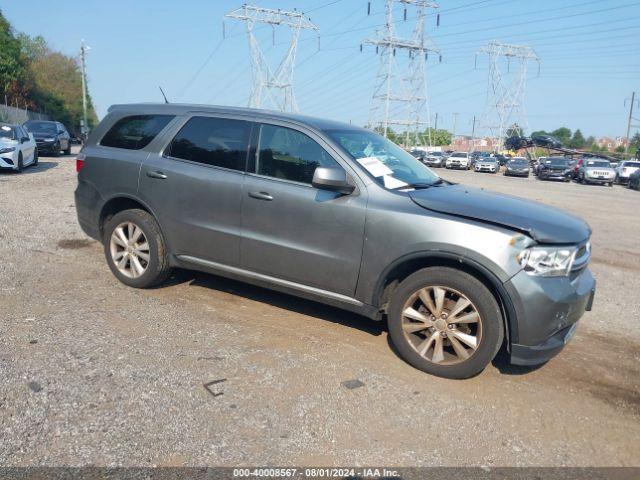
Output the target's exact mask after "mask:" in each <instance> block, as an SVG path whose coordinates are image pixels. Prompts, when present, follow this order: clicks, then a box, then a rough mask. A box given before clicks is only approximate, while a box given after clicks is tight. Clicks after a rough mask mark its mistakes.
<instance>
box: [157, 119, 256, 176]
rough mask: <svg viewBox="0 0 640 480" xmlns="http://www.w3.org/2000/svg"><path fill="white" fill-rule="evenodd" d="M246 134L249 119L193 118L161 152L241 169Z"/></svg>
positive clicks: (249, 124)
mask: <svg viewBox="0 0 640 480" xmlns="http://www.w3.org/2000/svg"><path fill="white" fill-rule="evenodd" d="M250 136H251V123H250V122H247V121H244V120H234V119H229V118H215V117H193V118H191V119H190V120H189V121H187V123H186V124H185V125H184V126H183V127H182V128H181V129H180V131H179V132H178V134H177V135H176V136H175V138H174V139H173V141H172V142H171V144H170V145H169V147H168V148H167V150H166V151H165V154H166V155H169V156H171V157H174V158H180V159H183V160H190V161H192V162H198V163H202V164H204V165H212V166H215V167H222V168H229V169H231V170H239V171H242V172H243V171H244V170H245V166H246V163H247V150H248V147H249V138H250Z"/></svg>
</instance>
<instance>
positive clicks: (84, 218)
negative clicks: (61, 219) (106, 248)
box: [74, 182, 102, 242]
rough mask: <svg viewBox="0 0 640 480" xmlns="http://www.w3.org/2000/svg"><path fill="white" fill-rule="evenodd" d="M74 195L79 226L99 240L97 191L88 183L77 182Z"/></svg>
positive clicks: (98, 201)
mask: <svg viewBox="0 0 640 480" xmlns="http://www.w3.org/2000/svg"><path fill="white" fill-rule="evenodd" d="M74 197H75V204H76V214H77V216H78V224H79V225H80V228H81V229H82V231H83V232H84V233H86V234H87V235H88V236H90V237H91V238H93V239H95V240H98V241H99V242H101V241H102V239H101V235H100V226H99V217H100V213H99V212H100V210H99V205H100V204H101V200H100V196H99V195H98V192H97V191H96V190H95V189H93V188H92V187H91V186H90V185H89V184H88V183H86V182H78V187H77V188H76V191H75V192H74Z"/></svg>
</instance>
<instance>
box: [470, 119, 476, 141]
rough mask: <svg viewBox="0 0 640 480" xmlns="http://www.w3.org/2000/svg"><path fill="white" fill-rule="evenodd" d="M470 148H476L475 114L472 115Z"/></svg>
mask: <svg viewBox="0 0 640 480" xmlns="http://www.w3.org/2000/svg"><path fill="white" fill-rule="evenodd" d="M471 148H472V149H473V150H475V149H476V116H475V115H474V116H473V125H472V126H471Z"/></svg>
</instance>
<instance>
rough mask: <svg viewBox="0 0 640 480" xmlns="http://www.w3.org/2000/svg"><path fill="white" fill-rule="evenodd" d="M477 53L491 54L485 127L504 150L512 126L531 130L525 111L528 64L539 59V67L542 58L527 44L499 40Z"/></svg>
mask: <svg viewBox="0 0 640 480" xmlns="http://www.w3.org/2000/svg"><path fill="white" fill-rule="evenodd" d="M477 53H486V54H487V55H488V56H489V81H488V84H487V103H486V107H485V113H484V120H483V124H484V125H483V126H484V128H485V129H486V130H487V131H488V134H489V136H491V137H493V138H494V139H495V140H494V141H493V147H494V150H496V151H500V150H502V147H503V145H504V136H505V132H506V130H507V129H508V128H509V126H510V125H513V124H518V125H520V127H521V128H522V131H523V132H525V131H526V130H527V119H526V115H525V112H524V94H525V86H526V80H527V65H528V62H529V61H534V62H537V63H538V70H539V69H540V58H539V57H538V55H537V54H536V52H535V51H534V50H533V49H532V48H531V47H529V46H527V45H510V44H507V43H501V42H497V41H492V42H489V44H488V45H487V46H486V47H482V48H481V49H480V50H478V52H477ZM476 55H477V54H476ZM513 62H517V66H518V68H513V67H512V65H511V64H512V63H513ZM505 64H506V65H505ZM505 67H506V68H505Z"/></svg>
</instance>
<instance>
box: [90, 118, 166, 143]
mask: <svg viewBox="0 0 640 480" xmlns="http://www.w3.org/2000/svg"><path fill="white" fill-rule="evenodd" d="M171 119H173V115H134V116H131V117H124V118H121V119H120V120H118V121H117V122H116V123H115V125H114V126H113V127H111V129H110V130H109V131H108V132H107V134H106V135H105V136H104V137H102V140H101V141H100V145H103V146H105V147H115V148H125V149H127V150H140V149H141V148H144V147H146V146H147V145H149V143H150V142H151V140H153V139H154V138H155V137H156V135H158V133H160V131H161V130H162V129H163V128H164V127H166V126H167V123H169V122H170V121H171Z"/></svg>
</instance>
